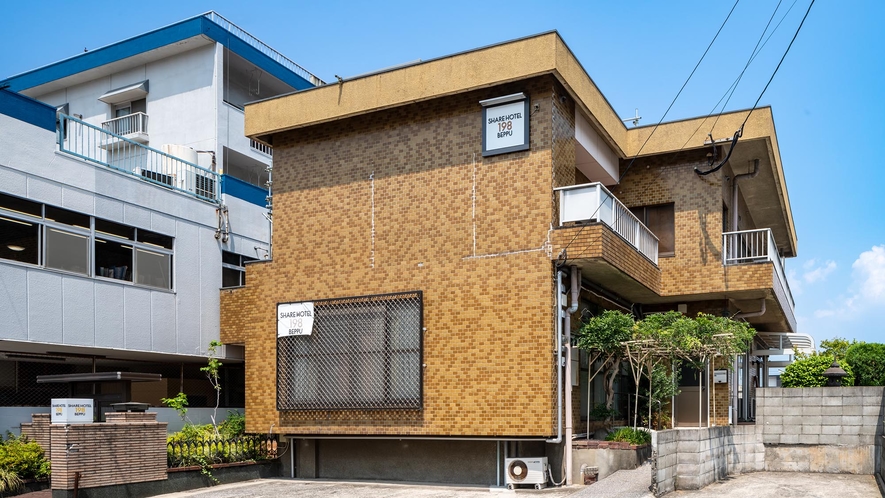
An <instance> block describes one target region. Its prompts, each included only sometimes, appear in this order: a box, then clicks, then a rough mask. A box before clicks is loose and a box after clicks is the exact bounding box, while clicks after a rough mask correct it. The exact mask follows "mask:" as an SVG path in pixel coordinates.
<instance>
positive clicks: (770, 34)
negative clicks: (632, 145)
mask: <svg viewBox="0 0 885 498" xmlns="http://www.w3.org/2000/svg"><path fill="white" fill-rule="evenodd" d="M798 1H799V0H793V3H792V4H790V8H788V9H787V11H786V12H785V13H784V15H783V17H781V20H780V21H778V23H777V24H776V25H775V26H774V29H773V30H771V33H769V35H768V38H766V39H765V41H764V42H762V46H761V47H759V50H757V51H755V52H754V53H753V55H752V57H750V61H749V63H752V62H753V61H754V60H756V57H757V56H758V55H759V54H760V53H761V52H762V49H764V48H765V46H766V45H768V41H769V40H771V37H772V36H774V34H775V33H776V32H777V30H778V28H780V26H781V24H783V22H784V20H785V19H786V18H787V16H788V15H790V12H791V11H792V10H793V7H795V6H796V2H798ZM775 12H777V9H775ZM769 22H770V21H769ZM764 34H765V33H764V32H763V35H764ZM749 63H748V65H749ZM745 69H746V68H745ZM743 74H744V73H743V71H742V72H741V75H743ZM740 80H741V76H738V77H737V78H736V79H735V80H734V81H733V82H732V83H731V85H730V86H729V87H728V88H727V89H726V90H725V93H723V94H722V97H720V98H719V101H718V102H716V104H715V105H714V106H713V108H712V109H710V112H709V113H708V114H707V115H706V116H705V117H704V119H703V120H702V121H701V122H700V123H699V124H698V127H697V128H695V130H694V131H693V132H692V133H691V134H690V135H689V136H688V138H687V139H686V140H685V143H683V144H682V147H680V149H684V148H685V147H686V146H687V145H688V142H690V141H691V139H692V138H694V136H695V135H696V134H697V132H698V130H700V129H701V127H702V126H704V123H705V122H706V121H707V119H709V118H710V116H712V115H713V113H715V112H716V109H717V108H719V104H721V103H722V101H723V100H724V99H725V97H726V96H728V95H729V92H731V93H732V94H733V93H734V91H733V90H732V89H733V88H735V89H736V88H737V84H738V82H740ZM730 98H731V97H730V96H729V99H730ZM726 105H728V102H726V103H725V105H723V106H722V108H721V109H720V113H721V112H723V111H724V110H725V106H726ZM716 119H717V120H718V119H719V118H718V116H717V118H716ZM715 126H716V123H713V126H712V127H710V132H711V133H712V131H713V127H715Z"/></svg>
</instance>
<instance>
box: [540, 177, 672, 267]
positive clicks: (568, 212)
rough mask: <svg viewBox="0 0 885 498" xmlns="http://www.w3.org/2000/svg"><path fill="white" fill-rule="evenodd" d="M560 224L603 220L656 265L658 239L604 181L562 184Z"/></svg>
mask: <svg viewBox="0 0 885 498" xmlns="http://www.w3.org/2000/svg"><path fill="white" fill-rule="evenodd" d="M555 190H558V191H559V225H560V226H562V225H563V224H564V223H568V222H572V221H601V222H603V223H605V224H606V225H608V226H609V227H611V229H612V230H614V232H615V233H617V234H618V235H620V236H621V237H622V238H623V239H624V240H626V241H627V242H628V243H630V245H632V246H633V247H635V248H636V249H637V250H639V252H640V253H642V254H643V255H644V256H645V257H647V258H648V259H650V260H651V261H652V262H653V263H654V264H658V238H657V237H656V236H655V234H653V233H652V231H651V230H649V229H648V227H646V226H645V225H643V224H642V222H641V221H639V218H637V217H636V216H635V215H634V214H633V213H631V212H630V210H629V209H627V207H626V206H624V205H623V204H621V201H619V200H618V199H617V198H616V197H615V196H614V195H612V193H611V192H609V191H608V189H607V188H605V186H603V185H602V184H601V183H586V184H583V185H571V186H568V187H560V188H557V189H555Z"/></svg>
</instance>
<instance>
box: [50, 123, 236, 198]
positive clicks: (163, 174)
mask: <svg viewBox="0 0 885 498" xmlns="http://www.w3.org/2000/svg"><path fill="white" fill-rule="evenodd" d="M58 120H59V127H58V148H59V150H60V151H62V152H66V153H68V154H71V155H73V156H76V157H79V158H80V159H83V160H85V161H89V162H92V163H95V164H100V165H102V166H106V167H108V168H111V169H115V170H117V171H120V172H123V173H126V174H129V175H132V176H137V177H139V178H140V179H141V180H144V181H147V182H150V183H153V184H155V185H159V186H161V187H165V188H169V189H172V190H177V191H179V192H183V193H185V194H188V195H192V196H194V197H196V198H198V199H202V200H204V201H209V202H218V201H219V199H220V192H219V190H220V189H219V188H218V173H216V172H214V171H211V170H208V169H206V168H203V167H201V166H198V165H196V164H194V163H191V162H188V161H185V160H183V159H181V158H178V157H175V156H172V155H170V154H166V153H165V152H161V151H159V150H156V149H152V148H150V147H148V146H146V145H143V144H140V143H138V142H136V141H134V140H131V139H129V138H126V137H124V136H123V135H120V134H116V133H112V132H110V131H108V130H106V129H103V128H99V127H97V126H95V125H91V124H89V123H86V122H83V121H81V120H79V119H76V118H73V117H71V116H68V115H67V114H61V113H59V114H58Z"/></svg>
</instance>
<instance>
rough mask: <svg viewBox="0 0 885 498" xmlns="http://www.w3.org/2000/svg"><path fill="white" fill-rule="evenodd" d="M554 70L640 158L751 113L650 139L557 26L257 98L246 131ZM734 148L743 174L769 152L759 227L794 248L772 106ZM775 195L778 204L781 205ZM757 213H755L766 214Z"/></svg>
mask: <svg viewBox="0 0 885 498" xmlns="http://www.w3.org/2000/svg"><path fill="white" fill-rule="evenodd" d="M545 74H549V75H553V76H554V77H555V78H556V79H557V80H558V81H559V82H560V83H562V85H563V86H564V87H565V88H566V89H567V91H568V92H569V94H570V95H571V97H572V98H573V99H574V101H575V104H576V107H577V109H578V111H579V112H581V113H582V114H583V116H584V117H585V118H587V121H588V122H589V123H590V124H591V126H592V127H593V128H594V129H595V131H596V132H597V133H598V134H599V135H600V137H602V139H603V140H604V141H605V143H606V144H607V145H608V146H609V147H610V148H611V149H612V150H613V151H615V153H616V154H617V156H618V157H619V158H621V159H627V158H632V157H635V156H636V155H637V154H638V153H639V152H640V149H641V153H642V156H651V155H657V154H666V153H670V152H676V151H680V150H685V148H703V147H705V145H704V141H705V140H706V138H707V133H709V132H711V128H710V125H712V124H713V122H714V121H713V120H716V121H715V127H713V128H712V135H713V137H714V138H717V139H718V138H722V137H731V136H733V135H734V132H735V131H736V130H737V129H738V128H740V126H741V123H743V122H744V120H745V118H747V114H748V112H749V111H747V110H744V111H736V112H729V113H725V114H721V115H718V119H717V116H711V117H699V118H691V119H684V120H679V121H672V122H667V123H662V124H661V125H660V126H658V127H657V129H656V130H655V132H654V135H652V136H651V139H649V140H648V142H647V143H646V139H648V138H649V135H651V133H652V130H653V129H654V127H653V126H643V127H638V128H630V129H627V127H626V125H624V123H623V122H622V121H621V118H620V117H619V116H618V115H617V113H616V112H615V110H614V109H613V108H612V106H611V104H610V103H609V102H608V101H607V100H606V98H605V96H604V95H603V94H602V92H601V91H600V90H599V88H598V87H597V86H596V84H595V83H594V82H593V80H592V79H591V78H590V76H589V74H588V73H587V71H586V70H585V69H584V67H583V66H582V65H581V63H580V62H579V61H578V59H577V58H576V57H575V56H574V54H573V53H572V52H571V50H570V49H569V48H568V46H567V45H566V44H565V42H564V41H563V40H562V38H561V37H560V36H559V34H558V33H557V32H556V31H550V32H546V33H541V34H538V35H534V36H530V37H526V38H521V39H518V40H513V41H509V42H505V43H500V44H497V45H492V46H488V47H483V48H478V49H474V50H470V51H467V52H462V53H458V54H454V55H449V56H445V57H440V58H437V59H432V60H428V61H424V62H419V63H415V64H410V65H406V66H402V67H397V68H392V69H389V70H383V71H379V72H377V73H371V74H367V75H361V76H357V77H354V78H350V79H345V80H342V81H340V82H338V83H332V84H327V85H324V86H320V87H316V88H311V89H307V90H303V91H298V92H294V93H290V94H288V95H282V96H279V97H274V98H271V99H266V100H260V101H256V102H251V103H249V104H247V105H246V125H245V134H246V135H247V136H248V137H250V138H252V139H255V140H258V141H261V142H264V143H266V144H268V145H273V135H274V134H277V133H282V132H286V131H290V130H296V129H299V128H305V127H309V126H313V125H317V124H321V123H327V122H332V121H336V120H340V119H346V118H349V117H354V116H359V115H364V114H368V113H372V112H377V111H381V110H384V109H391V108H395V107H400V106H404V105H409V104H414V103H417V102H422V101H427V100H430V99H435V98H440V97H445V96H449V95H456V94H459V93H464V92H469V91H472V90H476V89H481V88H488V87H491V86H496V85H501V84H505V83H509V82H513V81H520V80H525V79H528V78H533V77H537V76H541V75H545ZM477 107H479V103H477ZM707 123H709V125H707ZM705 125H706V126H705ZM748 144H749V145H748ZM754 144H755V145H754ZM643 145H644V146H643ZM735 152H736V153H737V155H736V156H733V159H732V161H730V162H731V164H734V165H735V166H734V169H735V170H736V171H737V172H743V166H744V165H745V164H746V161H748V160H749V159H753V158H758V159H760V163H762V165H763V168H767V171H768V172H767V173H765V175H766V176H768V177H769V178H770V179H772V180H773V184H772V185H771V187H770V188H766V189H762V190H759V191H758V193H755V194H750V195H755V196H758V198H759V200H760V201H761V200H764V201H765V202H760V203H759V205H761V206H766V207H765V208H764V211H766V212H764V213H759V214H758V216H759V220H757V225H758V226H766V225H763V224H767V226H770V227H771V228H773V229H775V240H776V241H777V242H778V246H779V248H780V249H781V251H782V253H783V254H784V255H785V256H788V257H789V256H794V255H795V254H796V230H795V226H794V224H793V215H792V212H791V209H790V202H789V195H788V194H787V187H786V182H785V180H784V174H783V168H782V165H781V160H780V151H779V149H778V144H777V136H776V134H775V128H774V120H773V116H772V113H771V108H770V107H761V108H758V109H755V110H754V111H753V112H752V113H751V114H750V116H749V119H747V122H746V125H745V126H744V131H743V136H742V138H741V140H740V141H739V143H738V147H736V151H735ZM745 183H746V185H747V190H746V192H751V191H753V186H752V185H751V183H752V182H749V181H748V182H745ZM756 183H762V182H756ZM772 198H776V199H777V203H772V202H771V199H772ZM751 200H752V199H748V201H751ZM753 216H754V219H755V217H756V216H757V213H753Z"/></svg>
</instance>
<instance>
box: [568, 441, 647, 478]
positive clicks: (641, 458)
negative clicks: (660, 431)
mask: <svg viewBox="0 0 885 498" xmlns="http://www.w3.org/2000/svg"><path fill="white" fill-rule="evenodd" d="M650 456H651V447H650V446H643V447H641V448H636V449H613V448H592V447H590V448H586V447H585V448H582V447H578V446H573V447H572V482H573V483H574V484H582V483H583V482H584V476H583V475H582V469H583V468H584V467H596V468H598V469H599V474H598V476H597V479H605V478H606V477H608V476H610V475H612V474H614V473H615V472H617V471H619V470H626V469H635V468H636V467H639V466H640V465H642V464H643V463H645V461H646V460H648V459H649V457H650Z"/></svg>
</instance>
